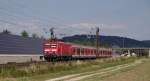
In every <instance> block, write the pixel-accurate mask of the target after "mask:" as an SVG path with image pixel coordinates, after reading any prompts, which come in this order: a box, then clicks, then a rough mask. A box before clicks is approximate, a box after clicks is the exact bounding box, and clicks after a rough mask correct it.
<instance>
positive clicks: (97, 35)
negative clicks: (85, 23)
mask: <svg viewBox="0 0 150 81" xmlns="http://www.w3.org/2000/svg"><path fill="white" fill-rule="evenodd" d="M99 45H100V44H99V27H97V28H96V48H97V49H98V48H99Z"/></svg>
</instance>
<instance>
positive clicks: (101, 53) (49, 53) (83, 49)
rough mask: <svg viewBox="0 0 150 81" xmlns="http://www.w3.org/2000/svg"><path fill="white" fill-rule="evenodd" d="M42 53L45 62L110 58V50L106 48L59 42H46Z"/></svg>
mask: <svg viewBox="0 0 150 81" xmlns="http://www.w3.org/2000/svg"><path fill="white" fill-rule="evenodd" d="M43 45H44V46H43V53H44V57H45V59H46V60H47V61H51V60H54V59H55V60H71V59H95V58H100V57H111V56H112V50H111V49H106V48H100V49H96V48H94V47H89V46H82V45H77V44H72V43H65V42H61V41H56V40H55V41H54V40H47V41H45V42H44V44H43Z"/></svg>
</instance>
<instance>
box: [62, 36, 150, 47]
mask: <svg viewBox="0 0 150 81" xmlns="http://www.w3.org/2000/svg"><path fill="white" fill-rule="evenodd" d="M63 40H64V41H66V42H73V43H78V44H84V45H94V44H95V43H94V41H95V36H94V35H91V36H87V35H74V36H68V37H64V38H63ZM99 41H100V46H102V47H113V46H117V47H150V41H139V40H135V39H131V38H123V37H119V36H100V39H99Z"/></svg>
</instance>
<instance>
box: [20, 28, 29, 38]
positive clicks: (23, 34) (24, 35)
mask: <svg viewBox="0 0 150 81" xmlns="http://www.w3.org/2000/svg"><path fill="white" fill-rule="evenodd" d="M21 35H22V36H23V37H28V36H29V35H28V32H26V31H25V30H24V31H22V32H21Z"/></svg>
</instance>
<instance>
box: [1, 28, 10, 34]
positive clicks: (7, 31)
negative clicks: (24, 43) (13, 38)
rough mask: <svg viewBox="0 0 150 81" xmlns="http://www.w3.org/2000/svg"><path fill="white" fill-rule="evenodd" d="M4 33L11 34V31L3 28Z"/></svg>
mask: <svg viewBox="0 0 150 81" xmlns="http://www.w3.org/2000/svg"><path fill="white" fill-rule="evenodd" d="M2 33H3V34H11V32H10V31H9V30H7V29H6V30H3V32H2Z"/></svg>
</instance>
